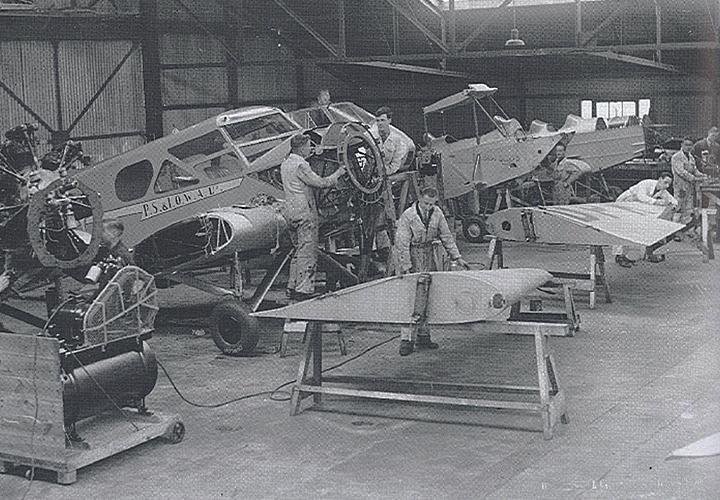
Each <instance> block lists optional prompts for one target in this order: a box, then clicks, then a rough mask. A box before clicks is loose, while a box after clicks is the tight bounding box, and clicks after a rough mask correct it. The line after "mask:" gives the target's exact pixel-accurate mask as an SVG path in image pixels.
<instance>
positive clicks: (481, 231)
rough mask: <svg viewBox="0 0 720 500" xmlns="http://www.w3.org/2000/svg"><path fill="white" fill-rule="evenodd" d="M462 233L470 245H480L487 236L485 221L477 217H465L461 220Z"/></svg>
mask: <svg viewBox="0 0 720 500" xmlns="http://www.w3.org/2000/svg"><path fill="white" fill-rule="evenodd" d="M462 232H463V236H464V237H465V239H466V240H467V241H469V242H470V243H482V242H483V240H484V238H485V235H486V234H487V227H486V226H485V220H484V219H483V218H482V217H479V216H477V215H472V216H470V217H465V218H464V219H463V220H462Z"/></svg>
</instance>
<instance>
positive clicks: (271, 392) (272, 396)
mask: <svg viewBox="0 0 720 500" xmlns="http://www.w3.org/2000/svg"><path fill="white" fill-rule="evenodd" d="M398 338H400V335H394V336H393V337H390V338H389V339H385V340H383V341H382V342H378V343H377V344H373V345H371V346H370V347H368V348H366V349H364V350H362V351H360V352H359V353H358V354H356V355H354V356H352V357H350V358H348V359H346V360H343V361H341V362H340V363H338V364H336V365H333V366H331V367H329V368H325V369H324V370H322V372H321V373H325V372H329V371H330V370H335V369H337V368H340V367H341V366H344V365H346V364H348V363H350V362H351V361H354V360H356V359H358V358H359V357H361V356H364V355H365V354H367V353H369V352H370V351H372V350H373V349H377V348H378V347H381V346H383V345H385V344H388V343H390V342H392V341H393V340H397V339H398ZM157 364H158V366H159V367H160V369H161V370H162V371H163V373H164V374H165V376H166V377H167V379H168V381H169V382H170V385H171V386H172V388H173V389H174V390H175V392H176V393H177V395H178V396H180V399H182V400H183V401H184V402H185V403H187V404H189V405H190V406H195V407H197V408H220V407H222V406H227V405H229V404H233V403H237V402H238V401H242V400H244V399H250V398H256V397H258V396H265V395H269V396H270V399H271V400H272V401H289V400H290V395H289V393H288V391H281V389H282V388H283V387H287V386H288V385H291V384H294V383H295V382H296V380H295V379H293V380H288V381H287V382H285V383H283V384H281V385H279V386H277V387H276V388H275V389H273V390H267V391H260V392H253V393H250V394H245V395H243V396H238V397H237V398H233V399H229V400H227V401H222V402H220V403H196V402H195V401H191V400H189V399H188V398H187V397H185V395H184V394H183V393H182V392H181V391H180V389H179V388H178V386H177V384H175V381H174V380H173V379H172V377H171V376H170V374H169V373H168V371H167V369H166V368H165V367H164V366H163V364H162V363H161V362H160V360H157ZM278 393H282V394H287V397H283V398H278V397H275V394H278Z"/></svg>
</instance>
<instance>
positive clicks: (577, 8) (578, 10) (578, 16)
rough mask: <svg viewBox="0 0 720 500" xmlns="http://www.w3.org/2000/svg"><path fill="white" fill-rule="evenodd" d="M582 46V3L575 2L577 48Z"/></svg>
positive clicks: (576, 0)
mask: <svg viewBox="0 0 720 500" xmlns="http://www.w3.org/2000/svg"><path fill="white" fill-rule="evenodd" d="M581 45H582V3H581V0H575V46H576V47H580V46H581Z"/></svg>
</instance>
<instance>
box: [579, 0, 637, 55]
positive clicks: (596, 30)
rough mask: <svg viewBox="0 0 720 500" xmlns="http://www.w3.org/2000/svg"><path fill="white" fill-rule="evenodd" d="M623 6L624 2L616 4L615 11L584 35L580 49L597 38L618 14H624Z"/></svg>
mask: <svg viewBox="0 0 720 500" xmlns="http://www.w3.org/2000/svg"><path fill="white" fill-rule="evenodd" d="M625 5H626V3H625V2H624V1H621V2H620V3H618V5H617V6H616V7H615V10H613V11H612V12H611V13H610V15H609V16H607V17H606V18H605V19H603V20H602V22H601V23H600V24H598V25H597V26H596V27H595V28H594V29H593V30H592V31H589V32H587V33H585V34H584V35H583V37H582V43H581V44H580V45H581V46H582V47H584V46H586V45H587V44H588V43H590V42H591V41H592V40H594V39H595V38H597V36H598V35H599V34H600V32H602V31H603V30H604V29H605V28H607V27H608V26H609V25H610V23H611V22H613V21H614V20H615V19H616V18H617V17H618V16H619V15H620V14H622V13H623V12H625Z"/></svg>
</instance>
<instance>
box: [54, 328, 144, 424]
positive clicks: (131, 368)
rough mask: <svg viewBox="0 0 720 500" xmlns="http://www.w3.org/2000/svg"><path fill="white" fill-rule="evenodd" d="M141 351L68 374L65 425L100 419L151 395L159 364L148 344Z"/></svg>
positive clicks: (64, 392) (111, 358)
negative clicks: (93, 417) (100, 414)
mask: <svg viewBox="0 0 720 500" xmlns="http://www.w3.org/2000/svg"><path fill="white" fill-rule="evenodd" d="M142 348H143V349H142V352H138V351H129V352H126V353H123V354H120V355H117V356H113V357H110V358H106V359H101V360H99V361H96V362H94V363H90V364H86V365H84V367H83V366H78V367H77V368H74V369H72V370H69V371H65V373H64V374H63V402H64V406H65V423H66V424H71V423H73V422H77V421H78V420H80V419H82V418H86V417H90V416H93V415H97V414H99V413H101V412H103V411H105V410H108V409H110V408H113V407H114V406H115V405H117V406H119V407H120V408H122V407H124V406H132V405H134V404H136V403H137V402H138V401H140V400H141V399H142V398H144V397H145V396H147V395H148V394H150V392H151V391H152V390H153V388H154V387H155V383H156V382H157V375H158V371H157V361H156V359H155V354H154V353H153V352H152V350H151V349H150V346H148V345H147V343H145V342H143V345H142ZM100 387H102V389H100ZM108 396H109V397H108ZM109 398H112V401H111V400H110V399H109ZM113 402H114V403H115V404H113Z"/></svg>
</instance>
